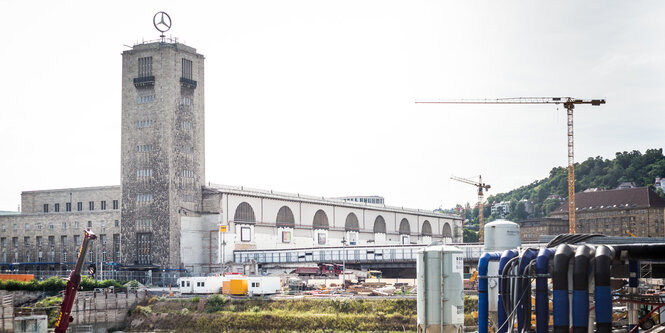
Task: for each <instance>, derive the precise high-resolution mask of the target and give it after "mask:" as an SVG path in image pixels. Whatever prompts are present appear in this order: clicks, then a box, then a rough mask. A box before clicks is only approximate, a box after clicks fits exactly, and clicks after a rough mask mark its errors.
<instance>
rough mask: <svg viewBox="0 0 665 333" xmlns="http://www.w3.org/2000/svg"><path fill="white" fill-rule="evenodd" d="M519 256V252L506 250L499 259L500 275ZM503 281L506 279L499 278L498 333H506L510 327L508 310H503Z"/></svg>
mask: <svg viewBox="0 0 665 333" xmlns="http://www.w3.org/2000/svg"><path fill="white" fill-rule="evenodd" d="M516 256H517V250H505V251H503V254H502V255H501V259H499V275H501V273H502V272H503V268H504V267H506V264H507V263H508V260H510V259H512V258H514V257H516ZM503 281H504V278H499V301H498V302H497V321H498V325H499V330H498V331H497V333H506V331H507V329H508V327H506V325H505V324H506V319H507V318H506V317H507V315H506V310H505V309H504V308H503V297H502V295H501V294H502V293H503V286H502V284H503Z"/></svg>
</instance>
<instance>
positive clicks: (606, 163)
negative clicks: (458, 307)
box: [458, 148, 665, 237]
mask: <svg viewBox="0 0 665 333" xmlns="http://www.w3.org/2000/svg"><path fill="white" fill-rule="evenodd" d="M656 177H665V156H663V149H662V148H659V149H647V151H646V152H645V153H644V154H642V153H641V152H640V151H638V150H633V151H631V152H626V151H624V152H617V153H616V155H615V157H614V159H611V160H610V159H603V158H602V157H600V156H597V157H595V158H594V157H590V158H588V159H587V160H586V161H584V162H582V163H575V192H582V191H584V190H587V189H590V188H599V189H604V190H607V189H614V188H616V187H617V186H618V185H619V184H621V183H623V182H635V184H636V185H637V186H649V187H650V188H652V189H654V185H653V184H654V180H655V178H656ZM654 190H655V189H654ZM657 193H658V194H659V195H660V196H661V197H664V198H665V194H664V193H663V190H662V189H661V188H658V189H657ZM557 197H558V198H557ZM559 198H560V199H559ZM567 198H568V170H567V168H565V167H556V168H553V169H552V170H551V171H550V174H549V177H547V178H544V179H540V180H536V181H534V182H533V183H531V184H529V185H525V186H521V187H519V188H516V189H514V190H512V191H510V192H507V193H498V194H495V195H491V196H489V197H488V198H487V201H486V204H485V209H484V213H485V221H492V220H495V219H497V218H499V216H494V215H492V214H490V212H491V208H490V207H491V205H492V204H494V203H498V202H503V201H505V202H509V203H510V213H509V214H507V215H506V216H505V218H506V219H508V220H511V221H522V220H525V219H529V218H539V217H543V216H547V215H548V214H549V213H550V212H551V211H553V210H554V209H556V208H557V207H559V206H560V205H561V204H562V200H566V199H567ZM523 199H526V200H528V201H529V202H530V203H531V204H533V212H532V213H528V212H527V207H526V204H525V202H524V201H522V200H523ZM521 201H522V202H521ZM474 205H475V204H474ZM467 207H469V205H468V204H467ZM458 208H461V206H460V205H458ZM466 212H467V213H466V214H465V215H466V218H468V219H469V220H470V221H472V222H470V223H469V224H470V226H469V227H471V228H473V226H474V225H475V226H477V225H478V209H477V208H474V209H473V210H471V209H467V210H466ZM465 236H466V235H465ZM469 236H470V237H472V235H469Z"/></svg>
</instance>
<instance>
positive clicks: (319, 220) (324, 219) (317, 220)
mask: <svg viewBox="0 0 665 333" xmlns="http://www.w3.org/2000/svg"><path fill="white" fill-rule="evenodd" d="M312 228H314V229H328V215H326V212H324V211H323V210H322V209H319V210H318V211H316V214H314V221H313V222H312Z"/></svg>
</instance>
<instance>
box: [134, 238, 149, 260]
mask: <svg viewBox="0 0 665 333" xmlns="http://www.w3.org/2000/svg"><path fill="white" fill-rule="evenodd" d="M151 240H152V234H150V233H138V234H136V243H137V245H138V246H137V249H138V251H137V252H138V253H137V254H138V258H137V259H138V263H139V264H140V265H149V264H151V263H152V255H151V250H152V249H151V247H152V246H151Z"/></svg>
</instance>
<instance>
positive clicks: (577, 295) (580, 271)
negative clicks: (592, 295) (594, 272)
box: [573, 245, 593, 333]
mask: <svg viewBox="0 0 665 333" xmlns="http://www.w3.org/2000/svg"><path fill="white" fill-rule="evenodd" d="M592 256H593V248H591V247H589V246H587V245H581V246H579V247H578V248H577V251H576V252H575V263H574V264H573V333H586V332H588V331H589V267H590V266H589V263H590V262H591V257H592Z"/></svg>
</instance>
